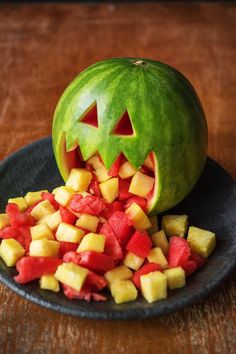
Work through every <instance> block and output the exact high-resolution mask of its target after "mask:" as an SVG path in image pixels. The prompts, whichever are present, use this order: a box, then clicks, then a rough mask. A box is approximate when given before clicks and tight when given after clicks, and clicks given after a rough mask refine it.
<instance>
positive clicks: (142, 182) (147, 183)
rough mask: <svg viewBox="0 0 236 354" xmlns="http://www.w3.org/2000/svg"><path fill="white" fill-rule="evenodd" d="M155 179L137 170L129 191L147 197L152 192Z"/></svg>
mask: <svg viewBox="0 0 236 354" xmlns="http://www.w3.org/2000/svg"><path fill="white" fill-rule="evenodd" d="M154 182H155V179H154V178H153V177H150V176H147V175H145V174H143V173H141V172H137V173H136V174H135V175H134V176H133V178H132V180H131V183H130V186H129V192H130V193H133V194H135V195H137V196H139V197H142V198H145V197H147V194H148V193H149V192H151V190H152V188H153V186H154Z"/></svg>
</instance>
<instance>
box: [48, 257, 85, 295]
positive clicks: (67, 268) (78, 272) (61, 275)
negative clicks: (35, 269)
mask: <svg viewBox="0 0 236 354" xmlns="http://www.w3.org/2000/svg"><path fill="white" fill-rule="evenodd" d="M88 273H89V270H88V269H86V268H83V267H81V266H78V265H76V264H74V263H62V264H61V265H59V267H58V268H57V271H56V273H55V277H56V279H57V280H59V281H60V282H61V283H64V284H66V285H68V286H70V287H71V288H73V289H75V290H76V291H80V290H81V288H82V286H83V285H84V283H85V280H86V277H87V275H88Z"/></svg>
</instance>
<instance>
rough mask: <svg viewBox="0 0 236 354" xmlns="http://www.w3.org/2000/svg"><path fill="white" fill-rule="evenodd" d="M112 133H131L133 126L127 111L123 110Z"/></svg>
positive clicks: (132, 132)
mask: <svg viewBox="0 0 236 354" xmlns="http://www.w3.org/2000/svg"><path fill="white" fill-rule="evenodd" d="M112 134H113V135H126V136H127V135H133V134H134V131H133V127H132V123H131V120H130V117H129V113H128V112H127V111H125V113H124V114H123V115H122V117H121V118H120V120H119V122H118V124H117V125H116V127H115V129H114V130H113V132H112Z"/></svg>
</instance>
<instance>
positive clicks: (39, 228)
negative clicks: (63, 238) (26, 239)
mask: <svg viewBox="0 0 236 354" xmlns="http://www.w3.org/2000/svg"><path fill="white" fill-rule="evenodd" d="M30 234H31V238H32V240H39V239H41V238H47V239H48V240H54V235H53V233H52V230H51V229H50V228H49V227H48V225H47V224H46V223H45V222H43V223H41V224H38V225H35V226H32V227H31V228H30Z"/></svg>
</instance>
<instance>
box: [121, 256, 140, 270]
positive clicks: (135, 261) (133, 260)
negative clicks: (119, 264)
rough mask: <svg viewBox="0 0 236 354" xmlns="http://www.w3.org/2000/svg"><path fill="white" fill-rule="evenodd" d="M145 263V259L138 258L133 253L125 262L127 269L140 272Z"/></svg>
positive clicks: (126, 257)
mask: <svg viewBox="0 0 236 354" xmlns="http://www.w3.org/2000/svg"><path fill="white" fill-rule="evenodd" d="M143 262H144V258H142V257H139V256H137V255H136V254H134V253H133V252H128V253H127V254H126V256H125V258H124V260H123V263H124V265H125V266H126V267H128V268H131V269H134V270H138V269H139V268H140V267H141V265H142V264H143Z"/></svg>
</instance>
